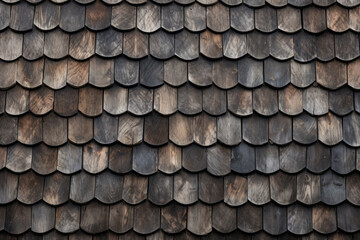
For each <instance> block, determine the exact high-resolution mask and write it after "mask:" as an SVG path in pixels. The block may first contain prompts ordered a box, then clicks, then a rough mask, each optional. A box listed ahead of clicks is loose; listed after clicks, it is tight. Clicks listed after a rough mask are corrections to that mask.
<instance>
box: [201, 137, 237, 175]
mask: <svg viewBox="0 0 360 240" xmlns="http://www.w3.org/2000/svg"><path fill="white" fill-rule="evenodd" d="M206 158H207V171H208V172H209V173H211V174H213V175H215V176H224V175H227V174H228V173H230V162H231V151H230V149H229V148H225V147H223V146H222V145H220V144H216V145H214V146H212V147H210V148H208V149H207V154H206Z"/></svg>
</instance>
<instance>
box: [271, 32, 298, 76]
mask: <svg viewBox="0 0 360 240" xmlns="http://www.w3.org/2000/svg"><path fill="white" fill-rule="evenodd" d="M269 48H270V55H271V56H273V57H275V58H276V59H278V60H285V59H289V58H291V57H293V56H294V41H293V37H292V36H291V35H288V34H285V33H281V32H275V33H273V34H271V35H270V37H269ZM289 74H290V73H289Z"/></svg>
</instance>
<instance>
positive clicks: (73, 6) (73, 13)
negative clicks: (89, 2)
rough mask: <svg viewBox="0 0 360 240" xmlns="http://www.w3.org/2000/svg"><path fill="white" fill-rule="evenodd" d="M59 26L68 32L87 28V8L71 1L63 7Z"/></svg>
mask: <svg viewBox="0 0 360 240" xmlns="http://www.w3.org/2000/svg"><path fill="white" fill-rule="evenodd" d="M60 16H61V17H60V23H59V26H60V28H61V29H63V30H64V31H67V32H75V31H77V30H80V29H81V28H83V27H84V26H85V6H83V5H80V4H77V3H76V2H74V1H69V2H67V3H65V4H62V5H61V15H60Z"/></svg>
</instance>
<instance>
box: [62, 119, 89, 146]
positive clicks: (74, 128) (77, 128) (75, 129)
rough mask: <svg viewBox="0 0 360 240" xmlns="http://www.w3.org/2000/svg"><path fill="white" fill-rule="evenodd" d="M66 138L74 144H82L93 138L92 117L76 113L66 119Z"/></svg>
mask: <svg viewBox="0 0 360 240" xmlns="http://www.w3.org/2000/svg"><path fill="white" fill-rule="evenodd" d="M68 131H69V132H68V138H69V140H70V141H71V142H73V143H75V144H83V143H86V142H88V141H90V140H91V139H92V138H93V119H91V118H87V117H85V116H84V115H82V114H80V113H79V114H76V115H75V116H73V117H71V118H69V119H68Z"/></svg>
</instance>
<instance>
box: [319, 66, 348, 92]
mask: <svg viewBox="0 0 360 240" xmlns="http://www.w3.org/2000/svg"><path fill="white" fill-rule="evenodd" d="M316 81H317V82H318V83H319V84H320V85H321V86H324V87H325V88H329V89H331V90H334V89H337V88H339V87H341V86H343V85H344V84H346V81H347V76H346V65H345V64H344V63H343V62H340V61H337V60H333V61H331V62H329V63H327V64H324V63H321V62H316Z"/></svg>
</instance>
